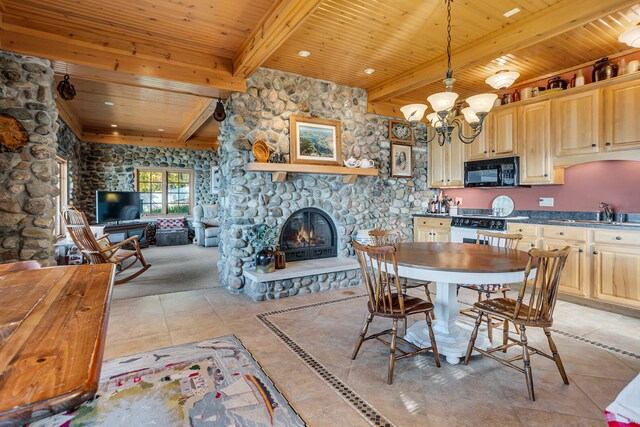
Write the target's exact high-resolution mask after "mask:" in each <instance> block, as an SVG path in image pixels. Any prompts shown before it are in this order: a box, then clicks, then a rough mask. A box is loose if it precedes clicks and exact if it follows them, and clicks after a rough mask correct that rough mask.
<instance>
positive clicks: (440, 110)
mask: <svg viewBox="0 0 640 427" xmlns="http://www.w3.org/2000/svg"><path fill="white" fill-rule="evenodd" d="M451 1H452V0H445V3H446V4H447V75H446V78H445V79H444V80H443V83H444V86H445V88H446V91H445V92H440V93H436V94H434V95H431V96H429V97H428V98H427V101H428V102H429V104H431V107H432V108H433V109H434V110H435V113H431V114H428V115H427V120H429V123H430V124H431V126H432V127H433V128H434V130H435V132H434V133H433V136H432V137H431V138H427V140H426V142H431V141H433V140H434V139H435V138H436V136H437V137H438V144H439V145H444V143H445V142H449V143H450V142H451V133H453V131H454V128H455V126H457V127H458V136H459V138H460V140H461V141H462V142H463V143H465V144H471V143H472V142H473V141H474V140H475V139H476V137H477V136H478V135H480V132H482V124H483V122H484V118H485V117H486V116H487V113H489V111H491V108H492V107H493V103H494V101H495V100H496V99H497V98H498V95H496V94H494V93H485V94H481V95H474V96H471V97H469V98H467V99H466V101H467V104H469V106H468V107H466V108H463V110H462V114H463V115H464V118H465V120H466V121H467V122H468V123H469V125H470V126H471V129H472V130H473V133H472V134H471V135H464V134H463V133H462V127H463V123H462V121H461V120H460V119H457V118H455V117H453V116H452V114H451V110H452V109H453V106H454V105H455V102H456V100H457V99H458V94H457V93H455V92H453V90H452V89H453V84H454V83H455V81H456V80H455V79H454V78H453V70H452V69H451ZM428 108H429V107H428V106H427V105H426V104H410V105H405V106H404V107H402V108H401V109H400V111H402V113H403V114H404V117H405V119H407V121H409V122H410V123H411V124H412V125H413V126H416V125H417V124H418V122H419V121H420V120H422V117H423V116H424V113H425V112H426V111H427V109H428Z"/></svg>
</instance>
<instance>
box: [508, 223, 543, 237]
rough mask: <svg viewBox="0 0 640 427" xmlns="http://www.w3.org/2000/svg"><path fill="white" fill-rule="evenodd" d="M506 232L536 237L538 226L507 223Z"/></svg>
mask: <svg viewBox="0 0 640 427" xmlns="http://www.w3.org/2000/svg"><path fill="white" fill-rule="evenodd" d="M507 231H508V232H509V233H520V234H522V235H523V236H530V237H537V236H538V225H537V224H518V223H509V224H507Z"/></svg>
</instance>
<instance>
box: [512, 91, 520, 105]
mask: <svg viewBox="0 0 640 427" xmlns="http://www.w3.org/2000/svg"><path fill="white" fill-rule="evenodd" d="M518 101H520V92H519V91H518V89H516V91H515V92H513V102H518Z"/></svg>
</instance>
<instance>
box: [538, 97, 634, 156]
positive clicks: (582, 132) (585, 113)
mask: <svg viewBox="0 0 640 427" xmlns="http://www.w3.org/2000/svg"><path fill="white" fill-rule="evenodd" d="M600 93H601V91H600V90H599V89H596V90H590V91H586V92H580V93H577V94H574V95H569V96H563V97H559V98H555V99H553V100H552V101H551V117H552V123H551V125H552V136H553V140H554V145H555V155H556V156H573V155H576V154H589V153H598V152H599V151H600V141H601V124H602V118H601V117H600V110H601V109H600V102H601V96H600ZM639 111H640V110H639Z"/></svg>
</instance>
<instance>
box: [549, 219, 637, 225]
mask: <svg viewBox="0 0 640 427" xmlns="http://www.w3.org/2000/svg"><path fill="white" fill-rule="evenodd" d="M549 222H557V223H561V224H594V225H624V226H630V227H640V223H638V222H605V221H596V220H594V219H550V220H549Z"/></svg>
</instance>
